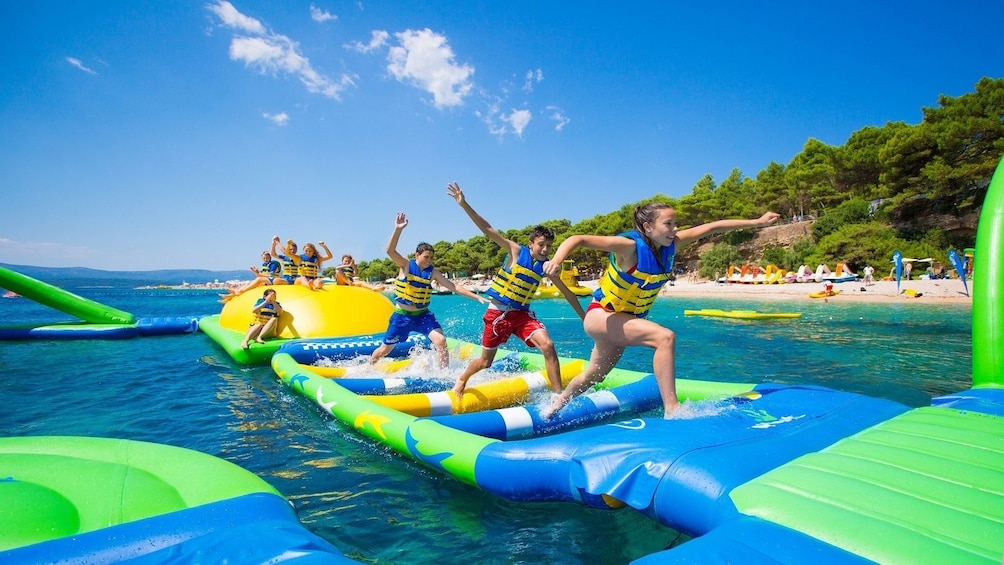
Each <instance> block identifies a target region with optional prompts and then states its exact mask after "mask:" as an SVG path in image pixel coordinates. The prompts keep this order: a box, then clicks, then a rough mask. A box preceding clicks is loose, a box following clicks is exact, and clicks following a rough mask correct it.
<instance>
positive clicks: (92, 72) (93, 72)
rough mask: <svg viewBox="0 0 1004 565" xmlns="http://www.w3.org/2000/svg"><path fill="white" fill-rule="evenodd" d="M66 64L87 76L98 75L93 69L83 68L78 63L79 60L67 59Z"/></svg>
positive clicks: (82, 65)
mask: <svg viewBox="0 0 1004 565" xmlns="http://www.w3.org/2000/svg"><path fill="white" fill-rule="evenodd" d="M66 62H67V63H69V64H71V65H73V66H74V67H77V68H78V69H80V70H82V71H84V72H85V73H87V74H91V75H96V74H98V73H97V72H96V71H95V70H94V69H91V68H88V67H85V66H84V64H83V63H82V62H81V61H80V59H77V58H76V57H67V58H66Z"/></svg>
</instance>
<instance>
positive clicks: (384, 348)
mask: <svg viewBox="0 0 1004 565" xmlns="http://www.w3.org/2000/svg"><path fill="white" fill-rule="evenodd" d="M407 226H408V218H407V216H405V214H404V213H403V212H398V213H397V216H396V217H395V219H394V232H393V233H392V234H391V236H390V241H388V242H387V256H388V257H390V258H391V260H392V261H394V263H395V264H397V266H398V268H399V270H398V275H397V279H396V280H395V281H394V302H395V304H394V305H395V308H394V313H393V314H391V316H390V320H389V322H388V324H387V333H386V334H385V335H384V338H383V343H382V344H381V345H380V347H378V348H377V349H376V350H375V351H374V352H373V354H372V355H371V356H370V363H371V364H372V363H376V362H377V361H378V360H380V359H381V358H383V357H385V356H386V355H387V354H388V353H390V352H391V350H392V349H394V346H395V345H397V344H398V343H400V342H401V341H403V340H406V339H408V336H409V335H410V334H411V332H415V333H420V334H423V335H425V336H427V337H428V338H429V340H430V341H432V346H433V348H434V349H435V350H436V357H437V359H438V361H439V366H440V368H442V369H445V368H446V367H448V366H449V364H450V352H449V351H448V350H447V349H446V336H445V335H443V328H442V327H441V326H440V325H439V322H438V321H437V320H436V316H435V315H433V313H432V311H431V310H429V304H430V302H432V283H433V281H435V282H436V283H438V284H439V286H441V287H443V288H445V289H447V290H450V291H452V292H455V293H456V294H460V295H462V296H466V297H467V298H470V299H472V300H477V301H478V302H480V303H482V304H487V303H488V300H486V299H484V298H482V297H480V296H478V295H477V294H474V293H473V292H471V291H470V290H468V289H467V288H465V287H463V286H457V285H455V284H453V281H451V280H450V279H448V278H446V277H445V276H443V274H442V273H440V272H439V270H438V269H436V267H435V266H434V265H433V262H434V261H435V257H436V252H435V250H434V249H433V248H432V246H431V245H429V244H428V243H419V244H418V247H416V248H415V258H414V259H410V260H409V259H408V258H406V257H404V256H403V255H401V254H400V253H398V251H397V242H398V240H399V239H400V238H401V232H402V231H403V230H404V228H405V227H407Z"/></svg>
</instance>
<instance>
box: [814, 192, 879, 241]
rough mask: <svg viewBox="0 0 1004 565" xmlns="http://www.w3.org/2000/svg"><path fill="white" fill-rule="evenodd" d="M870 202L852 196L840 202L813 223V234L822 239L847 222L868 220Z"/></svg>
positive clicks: (856, 222)
mask: <svg viewBox="0 0 1004 565" xmlns="http://www.w3.org/2000/svg"><path fill="white" fill-rule="evenodd" d="M869 207H870V203H869V202H867V201H865V200H863V199H861V198H852V199H850V200H848V201H846V202H843V203H841V204H839V205H838V206H837V207H836V208H834V209H833V210H830V212H829V213H828V214H826V215H825V216H823V217H821V218H819V219H818V220H816V221H815V222H813V224H812V235H813V237H815V238H816V239H817V240H821V239H823V238H824V237H826V236H828V235H830V234H831V233H833V232H835V231H837V230H838V229H840V228H841V227H842V226H845V225H847V224H858V223H861V222H867V221H868V210H869Z"/></svg>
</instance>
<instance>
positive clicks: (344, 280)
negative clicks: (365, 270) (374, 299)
mask: <svg viewBox="0 0 1004 565" xmlns="http://www.w3.org/2000/svg"><path fill="white" fill-rule="evenodd" d="M354 276H356V268H355V267H353V266H352V265H340V266H339V267H338V268H337V269H335V282H336V283H338V284H342V285H347V284H352V277H354Z"/></svg>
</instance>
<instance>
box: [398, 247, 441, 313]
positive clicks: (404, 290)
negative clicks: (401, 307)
mask: <svg viewBox="0 0 1004 565" xmlns="http://www.w3.org/2000/svg"><path fill="white" fill-rule="evenodd" d="M433 269H434V267H433V266H432V265H429V267H428V268H427V269H425V270H423V269H422V268H421V267H419V266H418V263H416V262H415V260H414V259H412V260H410V261H408V272H407V273H405V274H404V276H401V277H398V278H397V279H396V280H395V281H394V297H395V299H396V300H397V301H398V302H400V303H401V304H405V305H407V306H414V307H415V308H419V309H421V308H428V307H429V303H430V302H432V271H433Z"/></svg>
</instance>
